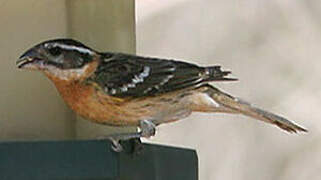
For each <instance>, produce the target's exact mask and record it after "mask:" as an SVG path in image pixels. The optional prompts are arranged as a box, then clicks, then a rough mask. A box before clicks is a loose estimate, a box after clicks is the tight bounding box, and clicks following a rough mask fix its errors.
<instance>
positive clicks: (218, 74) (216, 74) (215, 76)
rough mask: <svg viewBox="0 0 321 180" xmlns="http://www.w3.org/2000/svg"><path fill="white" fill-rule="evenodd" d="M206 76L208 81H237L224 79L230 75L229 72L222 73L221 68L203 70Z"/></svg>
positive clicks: (211, 67)
mask: <svg viewBox="0 0 321 180" xmlns="http://www.w3.org/2000/svg"><path fill="white" fill-rule="evenodd" d="M205 72H206V74H207V75H208V79H207V80H208V81H237V80H238V79H236V78H229V77H226V76H228V75H229V74H231V71H222V69H221V66H209V67H206V68H205Z"/></svg>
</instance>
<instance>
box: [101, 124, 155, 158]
mask: <svg viewBox="0 0 321 180" xmlns="http://www.w3.org/2000/svg"><path fill="white" fill-rule="evenodd" d="M139 129H140V131H139V132H133V133H121V134H113V135H109V136H105V137H101V138H100V139H107V140H109V141H111V143H112V146H111V149H112V150H113V151H115V152H122V151H124V147H123V145H124V146H126V141H127V142H129V144H130V147H131V148H130V149H131V150H129V151H128V150H126V152H132V153H135V154H139V153H140V152H141V150H142V147H143V146H142V143H141V141H140V138H141V137H145V138H149V137H151V136H154V135H155V133H156V125H155V124H154V123H153V122H151V121H149V120H142V121H140V125H139ZM127 144H128V143H127Z"/></svg>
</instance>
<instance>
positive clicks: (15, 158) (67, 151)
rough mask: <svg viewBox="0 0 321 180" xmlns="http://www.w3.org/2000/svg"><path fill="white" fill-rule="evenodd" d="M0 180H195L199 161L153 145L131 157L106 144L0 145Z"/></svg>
mask: <svg viewBox="0 0 321 180" xmlns="http://www.w3.org/2000/svg"><path fill="white" fill-rule="evenodd" d="M0 179H2V180H11V179H17V180H21V179H23V180H29V179H30V180H38V179H39V180H47V179H75V180H76V179H77V180H83V179H86V180H88V179H91V180H93V179H95V180H96V179H97V180H99V179H104V180H114V179H115V180H116V179H117V180H154V179H155V180H181V179H182V180H197V179H198V159H197V155H196V152H195V151H194V150H189V149H181V148H175V147H167V146H161V145H152V144H143V150H142V152H141V154H139V155H133V154H129V153H125V152H123V153H115V152H113V151H111V149H110V144H109V143H108V142H106V141H56V142H55V141H51V142H3V143H0Z"/></svg>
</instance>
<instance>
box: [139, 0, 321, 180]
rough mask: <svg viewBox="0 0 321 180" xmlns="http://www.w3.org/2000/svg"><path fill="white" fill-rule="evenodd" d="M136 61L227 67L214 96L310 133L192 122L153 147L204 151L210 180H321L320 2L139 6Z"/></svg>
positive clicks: (239, 121)
mask: <svg viewBox="0 0 321 180" xmlns="http://www.w3.org/2000/svg"><path fill="white" fill-rule="evenodd" d="M136 7H137V9H136V14H137V29H136V30H137V52H138V53H139V54H143V55H153V56H159V57H171V58H176V59H185V60H189V61H191V62H195V63H198V64H202V65H213V64H221V65H222V66H223V67H224V68H225V69H230V70H232V71H233V75H235V76H236V77H238V78H239V79H240V81H239V82H237V83H215V86H218V87H220V88H221V89H224V90H225V91H227V92H229V93H231V94H233V95H236V96H239V97H242V98H243V99H246V100H248V101H250V102H253V103H255V104H256V105H259V106H261V107H264V108H265V109H269V110H271V111H274V112H277V113H280V114H283V115H285V116H286V117H288V118H290V119H293V120H295V121H297V122H298V123H300V124H302V125H304V126H306V127H307V128H308V129H309V131H310V132H309V133H308V134H300V135H289V134H287V133H285V132H283V131H280V130H279V129H277V128H275V127H272V126H270V125H267V124H264V123H262V122H259V121H254V120H253V119H250V118H246V117H242V116H236V115H223V114H193V115H192V116H191V117H189V118H187V119H185V120H182V121H180V122H177V123H173V124H168V125H167V124H166V125H163V126H160V127H159V128H158V132H157V133H156V137H155V138H153V139H152V141H153V142H157V143H165V144H173V145H180V146H187V147H192V148H196V149H197V152H198V155H199V161H200V179H201V180H213V179H224V180H234V179H237V180H252V179H253V180H257V179H259V180H271V179H281V180H289V179H291V180H294V179H296V180H302V179H321V178H320V177H321V171H320V169H321V158H320V157H321V113H320V107H321V101H320V100H321V85H320V82H321V73H320V68H321V60H320V59H321V53H320V48H321V24H320V22H321V21H320V20H321V13H320V12H321V1H319V0H311V1H278V0H269V1H259V0H247V1H235V0H226V1H222V0H162V1H157V0H154V1H153V0H150V1H137V2H136Z"/></svg>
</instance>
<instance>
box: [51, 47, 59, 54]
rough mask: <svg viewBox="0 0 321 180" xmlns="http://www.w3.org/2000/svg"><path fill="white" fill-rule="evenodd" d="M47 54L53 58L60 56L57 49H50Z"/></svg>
mask: <svg viewBox="0 0 321 180" xmlns="http://www.w3.org/2000/svg"><path fill="white" fill-rule="evenodd" d="M49 53H50V54H51V55H53V56H59V55H60V54H61V49H60V48H59V47H52V48H50V49H49Z"/></svg>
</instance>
